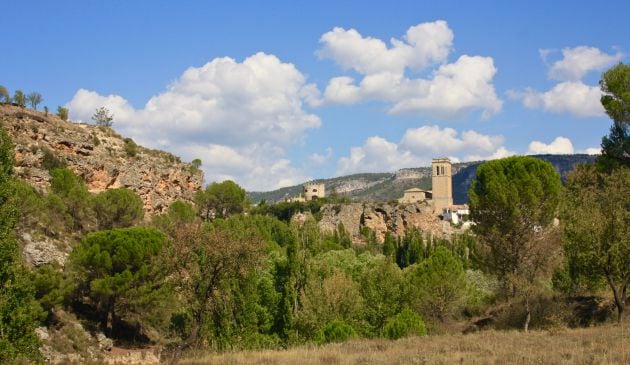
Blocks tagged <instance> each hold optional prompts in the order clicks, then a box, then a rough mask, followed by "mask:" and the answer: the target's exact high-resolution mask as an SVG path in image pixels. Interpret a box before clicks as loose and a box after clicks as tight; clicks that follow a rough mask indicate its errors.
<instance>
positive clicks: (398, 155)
mask: <svg viewBox="0 0 630 365" xmlns="http://www.w3.org/2000/svg"><path fill="white" fill-rule="evenodd" d="M503 141H504V138H503V137H502V136H491V135H484V134H481V133H479V132H476V131H472V130H469V131H464V132H462V133H458V132H457V131H456V130H455V129H452V128H440V127H439V126H430V125H429V126H422V127H419V128H413V129H408V130H407V131H406V132H405V134H404V135H403V138H402V140H401V141H400V142H399V143H394V142H390V141H387V140H385V139H384V138H382V137H378V136H375V137H370V138H368V139H367V140H366V141H365V143H364V144H363V146H360V147H353V148H352V149H351V150H350V155H349V156H345V157H342V158H340V159H339V161H338V165H337V174H338V175H343V174H350V173H357V172H382V171H394V170H398V169H400V168H404V167H418V166H428V165H429V164H430V163H431V159H432V158H434V157H436V156H449V157H450V158H451V160H452V161H473V160H487V159H494V158H502V157H507V156H510V155H513V154H515V152H514V151H509V150H507V149H506V148H505V147H504V146H503V145H502V144H503Z"/></svg>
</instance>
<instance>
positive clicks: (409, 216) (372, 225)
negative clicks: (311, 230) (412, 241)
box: [319, 203, 452, 244]
mask: <svg viewBox="0 0 630 365" xmlns="http://www.w3.org/2000/svg"><path fill="white" fill-rule="evenodd" d="M432 211H433V209H432V207H431V206H429V205H428V204H427V203H415V204H398V205H390V204H377V203H351V204H327V205H324V206H323V207H322V219H321V220H320V221H319V228H320V229H321V230H322V232H329V233H330V232H333V231H334V230H335V229H337V227H338V226H339V223H342V224H343V226H344V228H345V229H346V231H347V232H348V234H350V236H351V237H352V242H353V243H354V244H362V243H364V239H363V237H362V236H361V229H362V228H363V227H367V228H369V229H370V230H372V231H374V233H375V234H376V238H377V240H378V241H379V242H383V240H384V239H385V234H386V233H387V232H389V233H391V234H393V235H394V236H402V235H404V234H405V232H406V231H407V230H408V229H411V228H417V229H420V230H421V231H422V232H424V233H426V234H430V235H432V236H435V237H444V236H447V235H450V234H451V233H452V232H451V230H450V225H449V227H448V229H445V227H444V225H443V222H442V221H440V219H439V218H438V217H437V216H436V215H434V214H433V213H432ZM447 225H448V224H447Z"/></svg>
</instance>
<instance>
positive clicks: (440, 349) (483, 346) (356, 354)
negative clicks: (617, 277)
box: [181, 324, 630, 365]
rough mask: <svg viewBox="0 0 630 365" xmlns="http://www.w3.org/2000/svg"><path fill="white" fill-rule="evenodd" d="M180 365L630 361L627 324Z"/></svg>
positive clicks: (306, 349) (370, 343) (377, 343)
mask: <svg viewBox="0 0 630 365" xmlns="http://www.w3.org/2000/svg"><path fill="white" fill-rule="evenodd" d="M181 363H182V364H269V365H271V364H305V365H308V364H366V365H368V364H401V365H402V364H630V327H628V326H627V324H626V325H625V326H618V325H607V326H601V327H592V328H581V329H559V330H553V331H532V332H529V333H523V332H517V331H493V330H491V331H484V332H480V333H476V334H469V335H460V334H457V335H439V336H431V337H422V338H420V337H414V338H406V339H402V340H398V341H388V340H383V339H378V340H360V341H351V342H346V343H342V344H330V345H327V346H322V347H317V346H303V347H296V348H292V349H289V350H284V351H271V350H267V351H247V352H245V351H243V352H233V353H223V354H215V353H207V352H206V353H196V354H189V355H188V357H187V358H185V359H183V361H182V362H181Z"/></svg>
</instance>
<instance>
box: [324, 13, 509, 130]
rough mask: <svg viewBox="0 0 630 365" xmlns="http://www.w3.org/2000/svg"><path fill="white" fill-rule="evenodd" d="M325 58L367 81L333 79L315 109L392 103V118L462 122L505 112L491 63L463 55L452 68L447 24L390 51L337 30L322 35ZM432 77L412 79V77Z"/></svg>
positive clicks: (419, 31) (408, 37)
mask: <svg viewBox="0 0 630 365" xmlns="http://www.w3.org/2000/svg"><path fill="white" fill-rule="evenodd" d="M320 44H321V48H320V49H319V50H318V52H317V54H318V55H319V56H320V57H321V58H328V59H332V60H333V61H335V62H336V63H337V64H339V65H340V66H341V67H342V68H344V69H346V70H350V69H351V70H353V71H355V72H357V73H359V74H360V75H362V79H361V80H360V81H356V80H355V79H353V78H352V77H349V76H339V77H334V78H332V79H331V80H330V81H329V82H328V85H327V86H326V88H325V91H324V94H323V97H322V99H319V100H318V101H317V102H316V104H317V105H320V104H326V103H328V104H354V103H357V102H360V101H365V100H378V101H386V102H390V103H392V106H391V108H390V109H389V112H390V113H392V114H398V113H412V114H422V115H431V116H437V117H441V118H458V117H462V116H464V115H466V114H469V113H470V112H472V111H475V110H481V111H482V112H483V115H484V117H488V116H491V115H493V114H495V113H497V112H499V111H500V110H501V106H502V102H501V101H500V100H499V99H498V97H497V96H496V93H495V90H494V85H493V84H492V80H493V78H494V75H495V74H496V72H497V70H496V68H495V67H494V61H493V59H492V58H490V57H481V56H469V55H462V56H460V57H459V58H458V59H457V60H456V61H455V62H453V63H447V60H448V56H449V54H450V52H451V50H452V47H453V32H452V30H451V29H450V28H449V27H448V24H447V23H446V22H445V21H443V20H438V21H436V22H432V23H421V24H418V25H415V26H412V27H410V28H409V29H408V30H407V32H406V34H405V36H404V37H403V38H402V39H395V38H392V39H391V40H390V45H387V44H386V43H385V42H383V41H382V40H380V39H376V38H372V37H364V36H363V35H361V34H360V33H359V32H358V31H357V30H355V29H350V30H345V29H343V28H334V29H333V30H332V31H330V32H327V33H325V34H324V35H322V37H321V39H320ZM408 71H411V72H425V73H429V74H430V75H429V77H428V78H412V77H408V76H407V72H408Z"/></svg>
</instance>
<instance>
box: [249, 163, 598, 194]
mask: <svg viewBox="0 0 630 365" xmlns="http://www.w3.org/2000/svg"><path fill="white" fill-rule="evenodd" d="M533 157H537V158H540V159H542V160H545V161H548V162H550V163H551V164H552V165H553V166H554V167H555V168H556V170H557V171H558V172H559V173H560V176H561V177H562V179H563V180H564V179H565V178H566V175H567V173H569V171H571V170H572V169H573V167H574V166H575V165H576V164H581V163H587V164H589V163H593V162H594V161H595V158H596V156H592V155H536V156H533ZM482 162H483V161H474V162H464V163H455V164H453V200H454V203H456V204H463V203H466V202H467V201H468V189H469V187H470V181H471V180H472V179H473V178H474V177H475V174H476V172H477V166H479V164H481V163H482ZM316 182H323V183H324V184H325V185H326V193H327V194H331V192H333V191H335V192H336V193H337V194H340V195H344V196H348V197H350V198H352V199H354V200H357V201H372V202H386V201H390V200H394V199H398V198H400V197H402V195H403V192H404V191H405V190H406V189H409V188H412V187H418V188H421V189H428V190H430V189H431V168H430V167H417V168H408V169H401V170H398V171H396V172H393V173H372V174H370V173H365V174H356V175H348V176H340V177H335V178H331V179H321V180H316ZM301 189H302V186H301V185H296V186H291V187H286V188H282V189H278V190H274V191H269V192H249V193H248V196H249V198H250V199H251V200H252V201H253V202H255V203H257V202H259V201H260V200H261V199H265V200H267V201H268V202H279V201H282V200H283V199H286V198H288V197H293V196H296V195H298V194H299V193H300V192H301Z"/></svg>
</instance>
